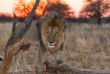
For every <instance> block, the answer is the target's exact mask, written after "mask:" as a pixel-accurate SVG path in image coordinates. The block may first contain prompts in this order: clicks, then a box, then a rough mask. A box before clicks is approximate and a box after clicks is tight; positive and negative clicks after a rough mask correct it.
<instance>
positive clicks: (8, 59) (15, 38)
mask: <svg viewBox="0 0 110 74" xmlns="http://www.w3.org/2000/svg"><path fill="white" fill-rule="evenodd" d="M38 3H39V0H36V2H35V5H34V6H33V8H32V10H31V12H30V14H29V15H28V16H27V18H26V19H25V21H24V22H23V23H24V25H23V26H22V27H21V28H20V29H19V30H16V16H15V14H14V21H13V28H12V34H11V37H10V38H9V40H8V43H7V45H6V49H5V56H4V60H3V62H2V64H1V66H0V74H6V72H7V71H8V69H9V68H10V65H11V63H12V61H13V55H14V54H16V53H18V52H19V51H20V49H27V48H29V46H30V44H27V45H22V37H23V36H24V34H25V33H26V32H27V31H28V29H29V28H30V24H31V22H32V18H33V15H34V12H35V9H36V7H37V5H38Z"/></svg>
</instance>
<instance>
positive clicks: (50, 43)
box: [42, 26, 64, 50]
mask: <svg viewBox="0 0 110 74" xmlns="http://www.w3.org/2000/svg"><path fill="white" fill-rule="evenodd" d="M42 32H43V33H42V37H43V43H44V45H45V47H46V48H47V49H50V50H52V49H53V50H54V49H59V47H60V45H61V44H62V43H63V41H64V33H63V31H62V30H60V29H59V28H58V27H57V26H49V27H48V28H47V29H45V30H44V31H42Z"/></svg>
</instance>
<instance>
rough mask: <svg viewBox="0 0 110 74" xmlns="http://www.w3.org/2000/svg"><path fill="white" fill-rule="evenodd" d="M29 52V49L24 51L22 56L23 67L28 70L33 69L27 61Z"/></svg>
mask: <svg viewBox="0 0 110 74" xmlns="http://www.w3.org/2000/svg"><path fill="white" fill-rule="evenodd" d="M28 53H29V51H24V53H23V58H22V62H23V68H25V69H26V70H31V68H30V67H29V65H28V64H27V62H26V59H27V56H28Z"/></svg>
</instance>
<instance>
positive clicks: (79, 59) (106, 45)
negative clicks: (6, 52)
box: [0, 22, 110, 71]
mask: <svg viewBox="0 0 110 74" xmlns="http://www.w3.org/2000/svg"><path fill="white" fill-rule="evenodd" d="M34 24H35V22H33V24H32V25H33V27H31V28H30V30H29V31H28V33H27V34H26V35H25V37H24V39H25V40H27V41H28V42H30V43H31V44H32V46H31V48H30V50H29V55H28V58H27V62H28V64H29V65H30V66H31V68H32V69H33V70H34V69H35V67H36V66H35V65H37V53H36V52H37V51H36V50H37V45H38V40H37V31H36V28H35V25H34ZM11 27H12V23H0V47H1V49H0V57H3V54H2V53H1V51H2V50H3V49H4V47H5V44H6V42H7V40H8V38H9V36H10V32H11ZM20 56H21V55H20ZM58 57H59V58H60V59H61V60H62V61H63V62H64V63H65V64H67V65H69V66H70V67H72V68H75V69H82V70H84V69H86V70H93V71H110V64H109V63H110V24H103V25H102V26H97V25H94V24H90V25H88V24H84V23H83V24H81V23H80V24H78V23H69V24H68V26H67V31H66V38H65V46H64V50H63V51H60V52H59V53H58ZM20 63H21V66H22V62H21V61H20ZM13 64H14V63H13ZM13 64H12V66H11V68H10V70H9V71H14V66H13ZM23 70H25V69H23Z"/></svg>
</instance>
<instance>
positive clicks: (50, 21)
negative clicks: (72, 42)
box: [37, 12, 66, 64]
mask: <svg viewBox="0 0 110 74" xmlns="http://www.w3.org/2000/svg"><path fill="white" fill-rule="evenodd" d="M37 28H38V37H39V41H40V46H39V50H38V60H39V63H40V64H41V63H42V62H43V61H44V54H45V52H47V51H49V53H50V54H51V55H55V53H57V52H58V50H60V49H62V47H63V43H64V37H65V30H66V21H65V20H64V18H63V17H61V16H60V15H59V14H58V13H57V12H49V13H47V14H46V15H44V16H43V17H41V18H40V19H39V20H38V22H37ZM48 31H49V32H50V34H49V36H47V35H46V34H47V32H48ZM56 33H58V37H54V34H56ZM50 41H52V42H53V45H56V46H55V48H49V47H48V44H49V42H50Z"/></svg>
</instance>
